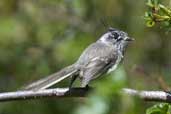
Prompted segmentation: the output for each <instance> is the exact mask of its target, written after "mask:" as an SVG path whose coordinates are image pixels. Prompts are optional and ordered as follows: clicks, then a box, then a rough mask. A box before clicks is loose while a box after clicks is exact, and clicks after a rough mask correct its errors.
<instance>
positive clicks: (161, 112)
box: [146, 103, 171, 114]
mask: <svg viewBox="0 0 171 114" xmlns="http://www.w3.org/2000/svg"><path fill="white" fill-rule="evenodd" d="M169 108H170V105H169V104H167V103H161V104H156V105H154V106H152V107H150V108H148V109H147V110H146V114H171V113H170V112H169Z"/></svg>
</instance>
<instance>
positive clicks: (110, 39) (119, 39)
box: [98, 27, 134, 49]
mask: <svg viewBox="0 0 171 114" xmlns="http://www.w3.org/2000/svg"><path fill="white" fill-rule="evenodd" d="M133 40H134V39H132V38H130V37H129V36H128V34H127V33H126V32H124V31H121V30H117V29H115V28H111V27H110V28H109V29H108V31H107V32H106V33H105V34H103V35H102V36H101V38H100V39H99V40H98V41H100V42H102V43H105V44H107V45H112V46H115V47H117V48H122V49H124V48H125V47H126V46H127V44H128V43H129V42H130V41H133Z"/></svg>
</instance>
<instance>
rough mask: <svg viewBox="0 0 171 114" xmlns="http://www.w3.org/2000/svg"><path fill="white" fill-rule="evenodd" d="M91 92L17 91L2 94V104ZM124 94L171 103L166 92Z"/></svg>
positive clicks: (62, 89) (129, 91) (83, 90)
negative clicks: (3, 102) (4, 102)
mask: <svg viewBox="0 0 171 114" xmlns="http://www.w3.org/2000/svg"><path fill="white" fill-rule="evenodd" d="M88 91H90V89H87V88H72V89H71V90H69V89H68V88H55V89H45V90H39V91H16V92H6V93H0V102H2V101H13V100H27V99H39V98H47V97H48V98H51V97H56V98H60V97H85V96H86V95H87V93H88ZM122 92H123V93H124V94H128V95H131V96H137V97H139V98H141V99H143V100H146V101H161V102H168V103H171V95H170V94H169V93H167V92H164V91H138V90H133V89H128V88H124V89H122Z"/></svg>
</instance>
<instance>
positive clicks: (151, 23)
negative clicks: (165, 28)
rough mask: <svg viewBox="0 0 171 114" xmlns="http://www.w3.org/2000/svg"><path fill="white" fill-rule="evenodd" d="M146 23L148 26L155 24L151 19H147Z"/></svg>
mask: <svg viewBox="0 0 171 114" xmlns="http://www.w3.org/2000/svg"><path fill="white" fill-rule="evenodd" d="M146 25H147V26H148V27H153V26H154V25H155V22H154V21H153V20H149V21H147V22H146Z"/></svg>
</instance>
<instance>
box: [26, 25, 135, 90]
mask: <svg viewBox="0 0 171 114" xmlns="http://www.w3.org/2000/svg"><path fill="white" fill-rule="evenodd" d="M133 40H134V39H133V38H131V37H129V36H128V34H127V33H126V32H124V31H122V30H118V29H116V28H112V27H109V28H108V30H107V31H106V32H105V33H104V34H103V35H102V36H101V37H100V38H99V39H98V40H97V41H96V42H94V43H92V44H90V45H89V46H88V47H87V48H86V49H85V50H84V51H83V52H82V54H81V55H80V57H79V58H78V60H77V61H76V62H75V63H73V64H71V65H69V66H67V67H65V68H63V69H61V70H60V71H58V72H56V73H54V74H52V75H50V76H47V77H45V78H43V79H40V80H38V81H35V82H33V83H31V84H29V85H27V86H25V87H24V88H23V89H24V90H43V89H47V88H49V87H51V86H52V85H54V84H56V83H59V82H60V81H62V80H64V79H65V78H67V77H71V81H70V84H69V88H72V85H73V83H74V81H75V80H76V79H77V78H79V79H80V82H81V84H80V87H88V84H89V82H90V81H92V80H94V79H96V78H98V77H99V76H102V75H103V74H106V73H110V72H112V71H114V70H115V69H116V68H117V66H118V64H119V63H120V62H121V60H122V59H123V57H124V53H125V50H126V48H127V46H128V44H129V42H131V41H133Z"/></svg>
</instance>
